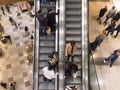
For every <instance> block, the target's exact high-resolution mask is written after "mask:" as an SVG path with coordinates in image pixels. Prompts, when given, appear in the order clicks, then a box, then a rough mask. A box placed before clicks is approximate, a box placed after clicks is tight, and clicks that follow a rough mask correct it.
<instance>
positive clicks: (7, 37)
mask: <svg viewBox="0 0 120 90" xmlns="http://www.w3.org/2000/svg"><path fill="white" fill-rule="evenodd" d="M4 38H6V39H8V40H9V41H10V43H11V44H12V40H11V36H10V35H6V36H4Z"/></svg>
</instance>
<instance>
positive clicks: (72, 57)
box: [67, 54, 74, 62]
mask: <svg viewBox="0 0 120 90" xmlns="http://www.w3.org/2000/svg"><path fill="white" fill-rule="evenodd" d="M70 57H71V60H72V62H74V55H73V56H72V55H69V54H68V56H67V60H68V61H69V59H70Z"/></svg>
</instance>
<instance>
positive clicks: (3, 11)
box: [1, 6, 5, 15]
mask: <svg viewBox="0 0 120 90" xmlns="http://www.w3.org/2000/svg"><path fill="white" fill-rule="evenodd" d="M1 10H2V13H3V15H5V10H4V8H3V7H2V6H1Z"/></svg>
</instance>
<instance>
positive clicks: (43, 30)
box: [35, 10, 47, 36]
mask: <svg viewBox="0 0 120 90" xmlns="http://www.w3.org/2000/svg"><path fill="white" fill-rule="evenodd" d="M35 16H36V17H37V19H38V21H39V24H40V25H39V29H40V36H44V35H45V36H47V32H46V30H47V22H46V18H45V17H44V15H43V12H42V10H39V11H38V12H37V13H36V15H35Z"/></svg>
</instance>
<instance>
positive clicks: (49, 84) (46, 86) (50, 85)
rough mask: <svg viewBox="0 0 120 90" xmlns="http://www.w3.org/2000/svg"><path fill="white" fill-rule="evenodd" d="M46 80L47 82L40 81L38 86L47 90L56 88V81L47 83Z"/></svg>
mask: <svg viewBox="0 0 120 90" xmlns="http://www.w3.org/2000/svg"><path fill="white" fill-rule="evenodd" d="M46 82H47V81H46ZM46 82H45V83H40V84H39V87H38V88H39V89H46V90H51V89H53V90H54V88H55V85H54V83H51V82H49V83H46Z"/></svg>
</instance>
